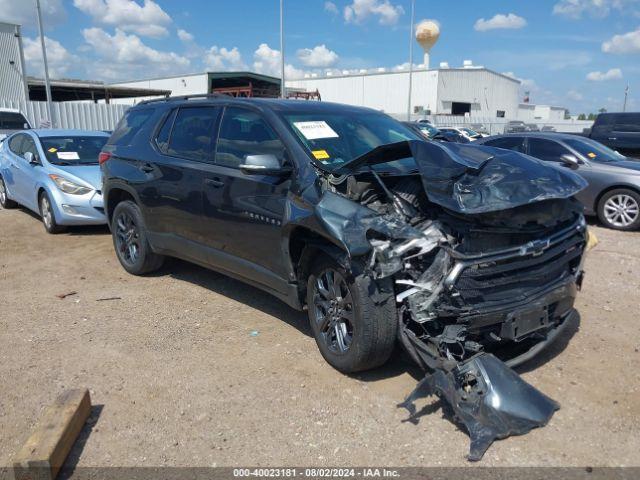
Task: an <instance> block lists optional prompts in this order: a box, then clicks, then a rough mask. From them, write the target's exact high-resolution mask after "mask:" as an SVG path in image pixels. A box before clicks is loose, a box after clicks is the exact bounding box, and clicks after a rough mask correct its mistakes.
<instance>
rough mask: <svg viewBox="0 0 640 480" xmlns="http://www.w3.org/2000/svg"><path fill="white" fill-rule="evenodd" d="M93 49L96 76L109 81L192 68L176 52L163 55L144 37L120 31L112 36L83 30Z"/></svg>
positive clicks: (99, 31)
mask: <svg viewBox="0 0 640 480" xmlns="http://www.w3.org/2000/svg"><path fill="white" fill-rule="evenodd" d="M82 35H83V36H84V39H85V41H86V42H87V44H88V46H89V47H91V49H92V52H93V54H94V56H97V57H98V59H97V61H96V62H95V66H94V70H96V71H95V72H92V73H93V74H94V75H97V76H101V77H103V78H108V79H131V78H136V77H149V76H152V75H164V74H169V73H173V74H175V73H178V72H184V71H185V70H186V68H187V67H189V66H190V61H189V59H188V58H186V57H183V56H181V55H178V54H176V53H174V52H163V51H159V50H155V49H153V48H151V47H149V46H148V45H145V44H144V43H143V42H142V40H140V37H138V36H136V35H129V34H127V33H125V32H123V31H122V30H120V29H119V28H116V31H115V34H114V35H109V34H108V33H107V32H105V31H104V30H102V29H101V28H96V27H93V28H87V29H85V30H83V31H82Z"/></svg>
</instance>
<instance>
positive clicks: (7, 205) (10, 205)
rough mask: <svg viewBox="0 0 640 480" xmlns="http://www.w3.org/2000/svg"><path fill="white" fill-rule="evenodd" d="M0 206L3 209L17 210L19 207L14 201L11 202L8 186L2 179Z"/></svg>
mask: <svg viewBox="0 0 640 480" xmlns="http://www.w3.org/2000/svg"><path fill="white" fill-rule="evenodd" d="M0 205H1V206H2V208H15V207H17V206H18V204H17V203H16V202H14V201H13V200H9V197H8V196H7V186H6V185H5V184H4V179H3V178H2V177H0Z"/></svg>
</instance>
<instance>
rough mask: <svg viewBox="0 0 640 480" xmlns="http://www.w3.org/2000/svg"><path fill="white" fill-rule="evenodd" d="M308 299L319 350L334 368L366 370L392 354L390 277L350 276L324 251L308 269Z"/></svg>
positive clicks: (393, 326)
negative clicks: (381, 278) (326, 255)
mask: <svg viewBox="0 0 640 480" xmlns="http://www.w3.org/2000/svg"><path fill="white" fill-rule="evenodd" d="M331 279H333V280H331ZM307 305H308V307H309V309H308V311H309V322H310V324H311V330H312V331H313V335H314V337H315V340H316V343H317V345H318V348H319V349H320V353H321V354H322V356H323V357H324V359H325V360H326V361H327V362H328V363H329V364H330V365H331V366H333V367H334V368H336V369H337V370H339V371H341V372H344V373H352V372H358V371H363V370H369V369H372V368H375V367H378V366H380V365H383V364H384V363H385V362H386V361H387V360H388V359H389V357H390V356H391V353H392V352H393V349H394V346H395V342H396V332H397V329H398V317H397V311H396V305H395V295H394V292H393V283H392V282H391V280H390V279H383V280H379V281H374V280H373V279H372V278H371V277H369V276H367V275H357V276H353V275H351V274H349V273H348V272H346V271H345V269H344V268H342V267H341V266H340V265H338V264H337V263H336V262H335V261H333V260H331V259H329V258H328V257H324V256H323V257H320V258H318V259H317V260H316V261H315V263H314V264H313V265H312V267H311V269H310V275H309V278H308V280H307Z"/></svg>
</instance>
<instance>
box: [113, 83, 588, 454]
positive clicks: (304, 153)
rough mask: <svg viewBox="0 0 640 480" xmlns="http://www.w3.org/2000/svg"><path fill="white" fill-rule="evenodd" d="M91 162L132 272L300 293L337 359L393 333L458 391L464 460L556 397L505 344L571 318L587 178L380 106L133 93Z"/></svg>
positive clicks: (385, 341) (322, 341) (440, 386)
mask: <svg viewBox="0 0 640 480" xmlns="http://www.w3.org/2000/svg"><path fill="white" fill-rule="evenodd" d="M100 163H101V165H102V173H103V182H104V184H103V195H104V203H105V207H106V213H107V215H108V219H109V224H110V228H111V231H112V235H113V242H114V246H115V251H116V254H117V256H118V259H119V260H120V263H121V264H122V266H123V267H124V268H125V269H126V270H127V271H128V272H130V273H132V274H136V275H140V274H144V273H148V272H151V271H153V270H156V269H158V268H159V267H160V266H161V265H162V262H163V258H164V256H165V255H170V256H175V257H179V258H182V259H185V260H188V261H191V262H194V263H198V264H200V265H203V266H206V267H209V268H212V269H215V270H218V271H220V272H222V273H225V274H227V275H229V276H232V277H235V278H238V279H241V280H242V281H245V282H247V283H250V284H252V285H255V286H257V287H259V288H261V289H263V290H265V291H267V292H270V293H272V294H273V295H275V296H276V297H278V298H280V299H282V300H284V301H285V302H287V303H288V304H289V305H291V306H292V307H294V308H298V309H303V308H306V309H307V310H308V315H309V320H310V324H311V329H312V331H313V334H314V337H315V339H316V343H317V345H318V347H319V349H320V352H321V353H322V355H323V356H324V358H325V359H326V360H327V361H328V362H329V363H330V364H331V365H333V366H334V367H335V368H337V369H338V370H340V371H343V372H354V371H359V370H364V369H369V368H373V367H376V366H378V365H381V364H383V363H384V362H386V360H387V359H388V358H389V356H390V354H391V352H392V350H393V349H394V346H395V345H396V342H398V341H399V343H400V344H402V346H403V347H404V348H405V349H406V351H407V352H408V353H409V355H410V356H411V357H412V358H413V360H414V361H415V362H417V363H418V365H420V366H421V367H422V368H423V369H424V370H425V371H427V372H432V373H433V372H435V374H434V375H430V376H428V377H427V378H426V379H425V380H426V381H429V382H431V381H433V382H436V383H435V384H433V390H432V392H434V393H438V394H440V395H442V396H444V398H446V399H447V401H448V402H449V403H450V404H451V405H452V406H453V408H454V409H458V410H456V412H457V413H458V414H459V416H460V417H461V418H463V420H464V422H465V424H466V425H467V427H468V430H469V431H470V434H471V437H472V451H471V455H470V458H472V459H475V460H477V459H479V458H480V457H481V456H482V454H483V453H484V451H485V450H486V448H487V447H488V446H489V445H490V444H491V442H492V441H493V439H494V438H503V437H505V436H507V435H510V434H513V433H520V434H521V433H525V432H526V431H528V430H529V429H531V428H533V427H535V426H541V425H544V424H545V423H546V422H547V421H548V419H549V418H550V416H551V415H552V414H553V411H554V410H555V409H556V408H557V404H556V403H555V402H553V401H551V400H550V399H549V398H548V397H546V396H544V395H543V394H541V393H540V392H538V391H537V390H535V389H534V388H533V387H532V386H531V385H528V384H526V383H525V382H524V381H523V380H522V379H521V378H520V377H518V375H517V374H516V373H515V372H513V371H512V370H510V369H509V368H508V366H507V365H506V364H505V363H503V362H502V361H501V360H500V359H502V360H504V361H506V362H507V364H508V365H510V366H512V365H517V364H519V363H522V362H524V361H526V360H527V359H529V358H532V357H533V356H534V355H536V354H537V353H539V352H540V351H541V350H542V349H543V348H544V347H545V346H546V345H548V344H549V343H551V342H552V341H553V340H554V339H555V338H556V337H557V336H558V335H559V334H560V332H562V331H563V329H565V328H566V326H567V325H569V324H570V323H572V321H573V320H575V319H576V315H577V313H576V312H575V310H574V308H573V303H574V299H575V296H576V292H577V290H578V289H579V287H580V284H581V281H582V260H583V253H584V249H585V245H586V234H587V232H586V225H585V221H584V217H583V215H582V213H581V210H582V208H581V206H580V205H579V203H578V202H577V201H575V200H574V198H573V196H574V195H575V194H576V193H577V192H579V191H580V190H581V189H582V188H584V187H585V186H586V182H585V181H584V180H583V179H582V178H580V177H579V176H577V175H575V174H574V173H573V172H571V171H570V170H567V169H564V168H557V167H554V166H549V165H547V164H545V162H542V161H538V160H536V159H533V158H531V157H528V156H526V155H522V154H521V153H518V152H513V151H508V150H501V149H495V148H489V147H484V146H470V145H463V144H458V143H446V142H445V143H439V142H431V141H427V140H425V139H424V137H422V136H420V135H419V134H417V133H415V132H413V131H412V130H410V129H408V128H407V127H405V126H404V125H402V124H401V123H400V122H398V121H396V120H394V119H392V118H390V117H389V116H387V115H384V114H382V113H380V112H376V111H374V110H369V109H364V108H357V107H351V106H346V105H338V104H331V103H325V102H304V101H295V100H294V101H291V100H289V101H286V100H269V99H235V98H231V97H227V96H213V97H202V98H200V97H196V98H192V97H188V98H180V97H177V98H173V99H163V100H158V101H150V102H146V103H141V104H139V105H137V106H135V107H133V108H131V109H130V110H128V111H127V113H126V114H125V116H124V118H123V119H122V120H121V122H120V123H119V125H118V127H117V128H116V130H115V131H114V133H113V135H112V136H111V138H110V139H109V141H108V143H107V145H106V146H105V148H104V150H103V152H102V153H101V154H100ZM541 179H543V180H544V181H542V182H541V181H540V180H541ZM572 319H573V320H572ZM426 387H427V384H426V383H421V384H420V386H419V388H418V393H417V394H416V395H418V396H419V395H420V394H423V395H424V394H426V392H427V391H428V389H427V388H426ZM458 397H464V398H465V399H466V400H465V401H462V400H460V399H459V398H458ZM411 398H415V395H414V396H412V397H411ZM465 402H466V403H467V404H468V403H469V402H471V403H472V404H473V405H472V406H469V405H466V406H465V405H463V404H464V403H465ZM481 403H482V404H484V406H482V407H480V404H481ZM459 408H462V409H463V410H460V409H459ZM476 422H482V424H483V425H484V427H482V428H477V425H476ZM478 435H479V437H478V438H476V437H477V436H478Z"/></svg>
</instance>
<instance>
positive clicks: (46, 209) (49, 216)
mask: <svg viewBox="0 0 640 480" xmlns="http://www.w3.org/2000/svg"><path fill="white" fill-rule="evenodd" d="M38 206H39V207H40V216H41V217H42V224H43V225H44V229H45V230H46V231H47V233H50V234H51V235H57V234H58V233H62V232H64V231H65V230H66V229H67V228H66V227H64V226H62V225H59V224H58V221H57V220H56V213H55V211H54V210H53V206H52V204H51V199H50V198H49V195H48V194H47V192H42V193H41V194H40V197H39V199H38Z"/></svg>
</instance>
